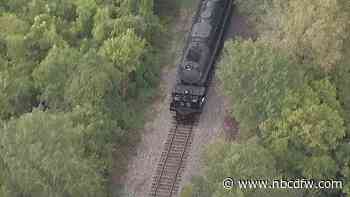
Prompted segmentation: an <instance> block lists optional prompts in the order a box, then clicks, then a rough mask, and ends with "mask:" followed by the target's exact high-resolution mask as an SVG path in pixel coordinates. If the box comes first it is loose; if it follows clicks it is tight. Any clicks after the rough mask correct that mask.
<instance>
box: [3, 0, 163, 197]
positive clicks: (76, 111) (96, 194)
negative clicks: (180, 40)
mask: <svg viewBox="0 0 350 197" xmlns="http://www.w3.org/2000/svg"><path fill="white" fill-rule="evenodd" d="M153 8H154V2H153V0H140V1H139V0H3V1H0V27H1V28H0V196H2V197H16V196H17V197H19V196H36V197H68V196H74V197H79V196H81V197H83V196H84V197H89V196H91V197H103V196H109V194H110V192H109V191H108V184H109V180H110V176H111V171H112V169H120V170H121V169H123V166H125V162H126V156H125V150H127V148H128V147H129V146H130V143H135V142H136V140H137V139H135V138H136V137H135V136H137V134H136V133H135V130H136V129H137V128H138V127H139V126H140V125H142V124H141V123H142V121H141V116H142V113H140V112H142V110H140V109H142V108H143V106H145V104H146V103H147V100H149V98H150V97H151V96H152V95H154V87H155V86H156V85H157V84H158V78H159V77H158V76H159V63H158V50H157V47H155V43H156V40H157V38H158V37H159V35H161V33H162V26H161V25H160V23H159V19H158V17H157V16H156V15H155V14H154V10H153ZM113 161H114V162H113Z"/></svg>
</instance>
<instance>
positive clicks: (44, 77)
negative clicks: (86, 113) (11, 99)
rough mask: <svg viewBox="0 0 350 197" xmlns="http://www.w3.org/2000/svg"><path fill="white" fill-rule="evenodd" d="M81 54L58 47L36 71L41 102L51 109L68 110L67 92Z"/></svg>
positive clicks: (53, 49)
mask: <svg viewBox="0 0 350 197" xmlns="http://www.w3.org/2000/svg"><path fill="white" fill-rule="evenodd" d="M79 59H83V57H82V56H81V54H80V53H79V52H78V51H76V50H75V49H73V48H69V47H64V48H61V47H56V46H54V47H53V48H51V49H50V51H49V53H48V55H47V56H46V57H45V59H44V60H43V61H42V62H41V63H40V65H39V66H38V67H37V68H36V69H35V70H34V72H33V77H34V81H35V84H36V87H37V88H38V89H39V91H40V92H41V98H40V100H41V101H45V102H47V104H48V105H49V107H50V108H53V109H67V106H68V104H69V103H67V102H65V98H64V95H65V92H66V91H67V87H68V86H69V84H70V82H71V81H72V77H74V76H75V75H74V74H73V73H74V72H75V71H76V67H77V64H78V63H79V61H78V60H79Z"/></svg>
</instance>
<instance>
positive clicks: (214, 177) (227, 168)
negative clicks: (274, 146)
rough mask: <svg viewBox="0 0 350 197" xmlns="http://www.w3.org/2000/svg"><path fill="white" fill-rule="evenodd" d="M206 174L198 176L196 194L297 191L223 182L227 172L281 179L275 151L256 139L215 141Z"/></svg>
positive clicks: (248, 194)
mask: <svg viewBox="0 0 350 197" xmlns="http://www.w3.org/2000/svg"><path fill="white" fill-rule="evenodd" d="M205 170H206V176H205V177H198V178H196V179H195V180H194V185H193V187H192V188H193V189H192V197H199V196H201V197H206V196H208V197H209V196H211V197H229V196H242V197H243V196H245V197H253V196H260V197H261V196H293V194H294V193H293V192H291V191H288V190H284V191H282V190H281V191H280V190H263V189H239V187H234V188H233V189H230V190H226V189H224V188H223V186H222V182H223V180H224V179H225V178H226V177H227V176H231V177H233V178H234V179H235V180H248V179H252V180H264V179H268V180H273V179H279V177H280V175H279V174H278V171H277V170H276V162H275V159H274V157H273V156H272V154H271V153H270V152H269V151H268V150H267V149H265V148H264V147H262V146H261V145H259V144H258V143H257V142H256V139H251V140H249V141H248V142H246V143H242V144H236V143H225V142H223V141H219V142H216V143H214V144H211V145H210V146H209V147H208V149H207V151H206V154H205Z"/></svg>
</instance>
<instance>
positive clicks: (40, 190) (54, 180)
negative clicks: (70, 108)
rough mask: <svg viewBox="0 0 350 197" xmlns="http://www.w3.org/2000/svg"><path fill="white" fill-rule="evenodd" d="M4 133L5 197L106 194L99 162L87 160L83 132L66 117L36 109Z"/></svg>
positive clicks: (8, 125)
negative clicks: (98, 170) (99, 172)
mask: <svg viewBox="0 0 350 197" xmlns="http://www.w3.org/2000/svg"><path fill="white" fill-rule="evenodd" d="M0 134H1V139H0V147H1V148H0V155H1V157H0V159H1V160H0V161H1V166H2V170H1V182H2V184H1V186H0V194H1V196H4V197H7V196H8V197H10V196H11V197H13V196H32V195H35V196H39V197H40V196H43V197H44V196H49V197H59V196H101V195H103V192H102V191H103V186H102V183H103V181H104V179H103V178H102V177H101V176H100V175H99V174H98V173H97V171H96V169H97V168H98V166H97V165H96V161H97V160H96V158H94V157H93V156H90V157H84V152H85V150H84V146H83V145H84V141H83V140H82V139H83V138H82V136H83V135H84V131H83V128H82V127H81V126H79V125H76V126H74V125H73V122H72V120H70V117H69V116H68V115H65V114H50V113H47V112H41V111H38V110H35V111H34V112H32V113H29V114H25V115H23V116H21V117H20V118H19V119H15V120H11V121H9V122H8V123H6V124H4V126H3V127H1V129H0Z"/></svg>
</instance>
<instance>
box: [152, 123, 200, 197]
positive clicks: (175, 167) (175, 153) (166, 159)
mask: <svg viewBox="0 0 350 197" xmlns="http://www.w3.org/2000/svg"><path fill="white" fill-rule="evenodd" d="M197 123H198V117H197V116H196V117H193V118H190V119H179V118H177V119H176V118H174V119H173V122H172V125H173V126H172V128H171V130H170V131H169V134H168V138H167V141H166V143H165V149H164V151H163V153H162V155H161V157H160V161H159V164H158V166H157V170H156V175H155V176H154V177H153V184H152V187H151V192H150V196H151V197H173V196H175V195H176V194H177V192H178V191H179V185H180V181H181V174H182V172H183V170H184V168H185V162H186V159H187V157H188V154H189V150H190V146H191V144H192V140H193V130H194V127H195V126H196V125H197Z"/></svg>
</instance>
